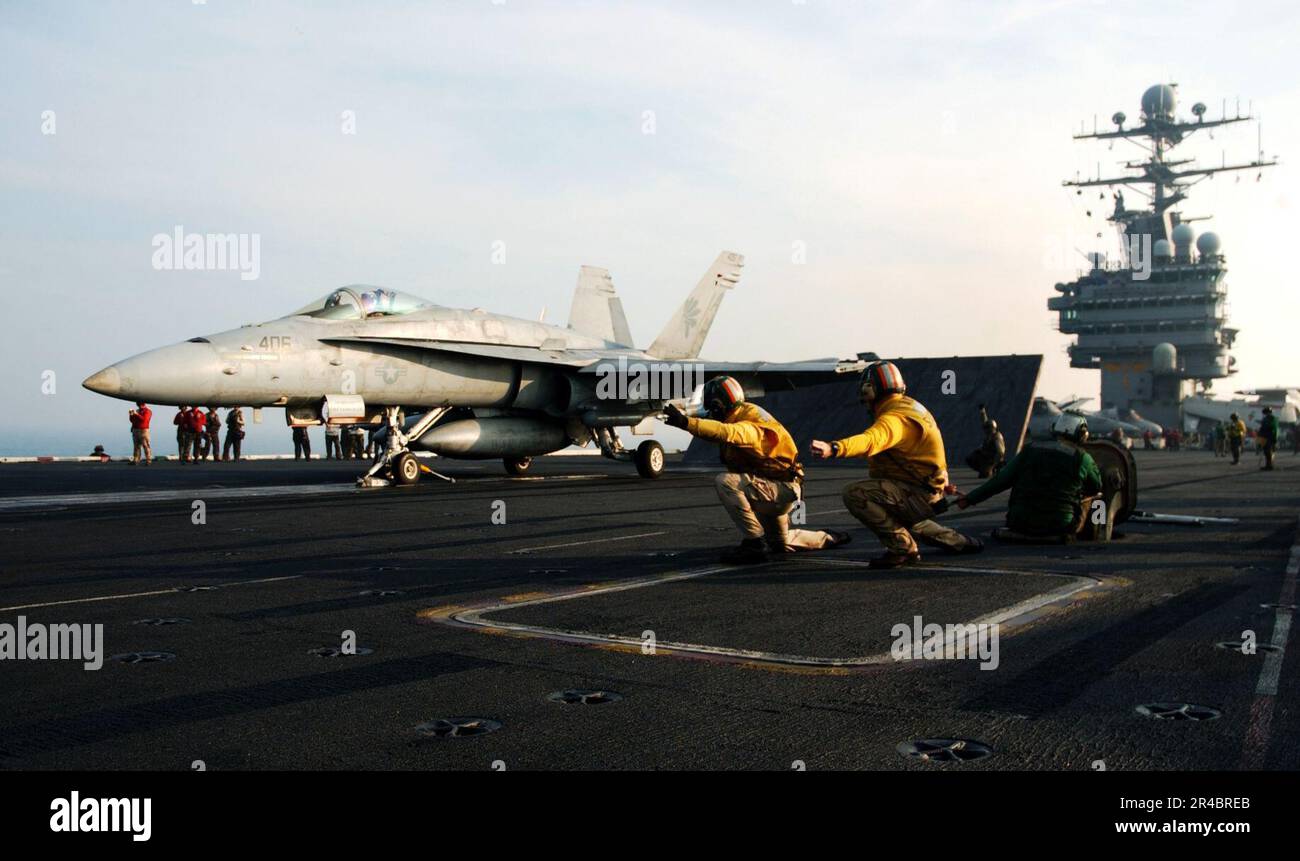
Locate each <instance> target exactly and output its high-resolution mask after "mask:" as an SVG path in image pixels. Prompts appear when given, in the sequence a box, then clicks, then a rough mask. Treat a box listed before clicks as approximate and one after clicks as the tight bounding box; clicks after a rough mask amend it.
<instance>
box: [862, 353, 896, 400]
mask: <svg viewBox="0 0 1300 861" xmlns="http://www.w3.org/2000/svg"><path fill="white" fill-rule="evenodd" d="M858 385H859V389H858V393H859V397H860V399H861V400H862V403H864V404H868V405H870V404H873V403H875V402H876V400H877V399H879V398H883V397H884V396H885V395H891V394H899V395H902V394H906V393H907V384H906V383H904V382H903V373H902V371H900V370H898V366H897V365H895V364H894V363H893V362H872V363H871V364H870V365H867V366H866V368H864V369H863V370H862V379H861V380H860V382H859V384H858Z"/></svg>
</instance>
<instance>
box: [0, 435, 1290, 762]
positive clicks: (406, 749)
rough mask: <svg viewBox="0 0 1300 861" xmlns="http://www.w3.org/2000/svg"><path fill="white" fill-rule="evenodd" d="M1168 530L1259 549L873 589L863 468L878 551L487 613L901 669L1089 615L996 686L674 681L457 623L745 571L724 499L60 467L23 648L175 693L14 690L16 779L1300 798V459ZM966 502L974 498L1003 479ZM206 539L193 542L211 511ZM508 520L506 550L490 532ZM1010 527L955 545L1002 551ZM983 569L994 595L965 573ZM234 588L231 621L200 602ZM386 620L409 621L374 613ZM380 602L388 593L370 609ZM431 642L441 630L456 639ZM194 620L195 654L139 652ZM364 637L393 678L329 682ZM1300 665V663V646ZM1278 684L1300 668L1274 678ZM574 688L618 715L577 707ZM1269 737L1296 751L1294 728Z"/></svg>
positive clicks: (1159, 477)
mask: <svg viewBox="0 0 1300 861" xmlns="http://www.w3.org/2000/svg"><path fill="white" fill-rule="evenodd" d="M1138 459H1139V476H1140V480H1141V483H1142V491H1141V507H1142V508H1145V509H1152V510H1157V511H1162V512H1167V513H1196V514H1207V515H1221V516H1229V517H1237V518H1240V520H1241V522H1240V523H1238V524H1236V525H1232V526H1205V527H1199V528H1198V527H1174V526H1155V525H1148V524H1128V525H1126V526H1125V527H1123V528H1122V529H1121V531H1122V532H1123V537H1122V538H1121V539H1119V540H1117V541H1115V542H1113V543H1111V544H1109V545H1104V546H1103V545H1087V544H1078V545H1073V546H1069V547H1015V548H1009V547H1004V546H997V545H994V544H992V543H990V546H989V549H988V550H987V551H986V552H985V553H983V554H981V555H978V556H971V557H961V558H959V559H958V558H954V557H945V556H942V555H941V554H938V553H937V552H934V551H931V552H928V553H927V554H926V558H925V564H924V565H923V566H921V567H919V568H915V569H909V570H907V571H905V572H888V573H875V572H870V573H869V572H868V571H867V569H866V568H865V567H863V566H862V565H861V564H851V563H862V562H865V560H867V559H868V558H870V557H871V556H872V555H875V554H876V553H878V552H879V549H880V548H879V545H878V544H877V543H876V542H875V540H874V538H873V537H872V536H871V535H870V533H869V532H867V531H866V530H865V528H863V527H861V526H860V525H859V524H857V522H856V521H854V520H853V519H852V517H850V516H849V515H848V514H847V513H846V512H845V511H844V510H843V507H842V505H841V502H840V488H841V487H842V485H843V484H845V483H846V482H848V481H850V480H853V479H854V478H856V477H859V476H860V472H859V471H858V470H857V469H855V468H835V469H822V470H817V471H815V472H813V474H812V477H811V480H810V484H809V487H808V492H807V497H808V509H809V512H810V518H809V521H810V524H813V525H816V524H825V525H828V526H833V527H836V528H842V529H848V530H849V531H850V532H851V533H852V535H853V542H852V543H851V544H849V545H848V546H847V547H844V548H842V549H838V550H835V551H829V552H827V553H824V554H818V555H816V556H814V555H811V554H810V555H801V556H798V557H796V558H789V559H785V560H782V561H780V562H775V563H771V564H768V565H766V566H762V567H758V568H746V569H732V570H723V571H718V572H715V573H712V574H708V575H705V576H701V577H696V578H692V579H688V580H679V581H676V582H668V583H664V584H662V585H652V586H646V587H644V588H638V589H634V590H626V591H619V592H611V591H600V590H591V591H592V593H593V594H591V595H589V596H585V597H581V598H575V599H570V600H567V601H563V602H555V603H546V604H529V605H527V606H522V607H516V608H514V609H508V610H500V611H496V612H489V613H487V614H486V617H487V618H488V619H491V620H493V621H501V622H510V623H521V624H527V625H529V626H532V627H534V628H538V629H548V630H549V629H566V630H570V631H577V632H587V633H595V634H607V633H613V634H619V635H622V636H627V637H631V638H637V637H640V636H641V634H642V633H643V632H645V631H653V632H654V635H655V637H656V638H657V639H658V640H660V641H665V642H681V643H691V644H702V645H706V646H714V647H719V648H722V649H748V650H755V651H759V652H765V653H785V654H797V655H811V656H817V657H851V656H865V655H870V654H873V653H879V652H882V651H888V648H889V644H890V641H891V634H890V631H891V628H892V626H893V625H895V624H898V623H910V622H911V620H912V617H913V616H914V615H922V616H923V617H924V619H925V621H927V622H938V623H941V624H944V623H959V622H965V621H971V620H974V619H976V618H978V617H979V616H981V615H984V614H988V613H991V612H993V611H996V610H999V609H1001V608H1005V607H1009V606H1011V605H1014V604H1016V603H1018V602H1021V601H1025V600H1027V599H1032V598H1034V596H1036V595H1041V594H1043V593H1045V592H1048V591H1050V590H1053V589H1058V588H1060V587H1062V586H1064V585H1068V584H1070V583H1075V582H1079V583H1083V582H1091V581H1082V580H1076V579H1074V578H1072V577H1070V576H1053V575H1078V576H1082V577H1085V578H1095V579H1097V580H1100V581H1101V583H1102V588H1094V589H1089V590H1087V591H1086V592H1083V593H1080V594H1079V595H1077V596H1075V597H1074V598H1071V599H1069V600H1067V601H1066V602H1065V603H1064V605H1061V606H1056V607H1054V608H1051V609H1050V611H1048V612H1045V613H1044V614H1042V615H1041V616H1039V617H1036V618H1032V619H1029V620H1027V621H1023V622H1022V623H1020V624H1017V625H1016V626H1014V628H1013V629H1010V630H1008V631H1007V632H1006V633H1004V634H1003V636H1002V638H1001V640H1000V659H999V665H998V667H997V669H995V670H981V669H980V668H979V666H978V663H977V662H974V661H920V662H909V663H902V664H893V663H887V664H881V665H879V666H875V667H869V668H866V669H860V670H855V671H851V672H842V673H833V672H824V671H818V670H816V669H810V668H808V667H797V666H788V667H783V666H781V665H779V664H763V663H762V662H757V663H744V662H736V661H730V662H729V661H725V660H712V659H707V658H702V657H699V656H695V657H691V656H682V655H676V654H663V653H661V654H654V655H646V654H642V653H640V651H638V650H636V649H634V648H623V649H611V648H598V647H591V646H583V645H579V644H574V643H569V642H562V641H559V640H555V639H549V638H547V636H529V637H524V636H517V635H516V636H510V635H501V632H500V631H493V630H491V629H480V630H473V629H469V628H466V627H458V626H456V625H453V624H448V621H449V619H448V618H441V619H439V618H430V617H431V616H435V617H436V616H443V617H447V616H448V615H449V614H454V612H455V611H454V610H452V609H449V608H472V607H478V606H487V605H491V604H495V603H498V602H502V601H504V600H506V599H509V600H510V601H514V602H516V603H518V602H521V601H526V600H529V599H530V598H531V599H535V598H537V597H544V596H550V595H554V594H557V593H559V592H562V591H565V590H572V589H576V588H580V587H583V586H587V585H591V584H605V585H606V586H608V585H610V584H614V583H618V582H632V581H635V580H638V579H640V578H647V577H652V576H657V575H665V574H669V573H671V572H678V571H696V570H702V569H706V568H710V567H717V566H716V562H715V559H716V553H717V550H718V549H720V548H721V547H723V546H729V545H731V544H733V543H734V541H735V540H736V535H735V534H734V532H733V527H732V526H731V524H730V521H729V520H728V518H727V517H726V515H725V513H724V512H723V511H722V509H721V508H720V507H719V505H718V504H717V501H716V497H715V494H714V491H713V486H712V474H713V473H712V471H711V470H707V469H704V470H697V469H690V470H688V469H685V468H683V467H682V466H681V464H680V463H679V462H678V461H676V460H673V461H672V462H670V464H669V471H668V472H667V473H666V474H665V475H664V477H663V478H662V479H661V480H658V481H643V480H640V479H638V478H637V477H636V475H635V472H634V471H633V470H632V468H631V466H630V465H621V464H612V463H608V462H605V461H603V460H600V459H593V458H586V457H557V458H549V459H548V458H542V459H539V460H538V461H536V464H535V467H534V471H535V472H534V474H533V475H531V476H530V477H529V478H527V479H522V480H516V479H508V478H507V477H506V476H505V475H504V474H503V473H502V471H501V468H500V465H499V464H496V463H469V464H463V463H453V462H447V461H441V462H439V463H438V466H439V467H440V468H443V469H445V471H446V472H448V473H449V474H451V475H454V476H457V477H458V478H459V479H460V480H459V481H458V482H457V483H456V484H455V485H447V484H443V483H440V482H432V481H428V480H426V481H424V482H422V483H421V484H420V485H419V486H417V487H415V488H409V489H377V490H366V491H359V490H354V489H352V487H351V485H350V482H351V480H352V478H353V477H355V475H356V473H357V472H358V467H357V465H356V463H322V462H313V463H309V464H307V463H294V462H255V463H243V464H203V465H199V466H187V465H181V464H176V463H172V464H157V465H154V466H151V467H147V468H146V467H131V466H128V465H125V464H120V463H113V464H102V465H101V464H44V465H38V464H32V465H9V466H3V467H0V476H3V478H4V481H3V483H2V485H3V486H2V488H0V537H2V539H3V544H2V545H0V546H2V547H3V550H2V551H0V622H4V623H9V624H13V623H15V622H16V619H17V617H18V616H19V615H22V616H25V617H26V619H27V620H28V621H29V622H47V623H54V622H76V623H102V624H103V625H104V632H105V640H106V645H105V653H106V654H107V655H116V654H120V653H127V652H134V651H141V650H153V651H161V652H169V653H173V654H174V655H175V656H176V657H175V659H174V660H171V661H168V662H163V663H146V664H134V665H132V664H124V663H118V662H113V661H108V662H106V663H105V665H104V667H103V668H102V669H101V670H98V671H95V672H87V671H84V670H83V669H82V668H81V665H80V664H79V663H74V662H50V661H21V662H20V661H4V662H3V663H0V677H2V678H3V680H4V691H5V694H6V695H5V696H4V697H0V768H6V769H31V768H42V769H46V768H54V769H63V768H92V769H98V768H111V769H137V768H162V769H189V768H190V767H191V763H192V762H193V761H195V760H203V761H204V762H205V763H206V765H207V767H208V768H209V769H235V768H238V769H271V768H287V769H332V768H360V769H388V768H413V769H446V768H466V769H486V768H489V767H490V766H491V764H492V763H493V762H494V761H496V760H500V761H502V762H504V763H505V764H506V766H507V767H508V768H510V769H511V770H517V769H530V768H550V769H577V768H589V769H606V768H616V769H625V768H626V769H630V768H764V769H782V770H785V769H789V768H790V767H791V763H792V762H793V761H794V760H802V761H803V762H804V763H806V764H807V767H808V768H810V769H812V768H831V767H838V768H871V769H879V768H885V769H906V768H928V767H933V766H931V765H927V764H925V763H919V762H914V761H910V760H906V759H904V758H903V757H901V756H900V755H899V754H898V753H897V751H896V750H895V746H896V745H897V744H898V743H899V742H902V741H906V740H908V739H912V738H918V737H935V736H957V737H966V738H973V739H977V740H979V741H982V742H985V743H987V744H989V745H991V746H992V747H993V749H994V755H993V756H991V757H989V758H986V759H983V760H980V761H978V762H972V763H967V764H966V765H964V766H963V768H971V769H1018V768H1030V769H1083V770H1086V769H1089V768H1090V767H1091V763H1093V762H1094V761H1095V760H1104V761H1105V762H1106V766H1107V768H1108V769H1112V770H1114V769H1193V768H1195V769H1217V768H1228V769H1234V768H1239V767H1242V766H1243V765H1256V766H1259V765H1262V766H1264V767H1269V768H1287V769H1295V768H1297V767H1300V742H1297V739H1300V709H1298V708H1297V706H1298V705H1300V694H1297V685H1296V684H1295V681H1296V678H1297V674H1298V673H1300V667H1297V666H1296V657H1295V654H1296V649H1295V647H1294V644H1292V646H1291V647H1290V648H1288V649H1287V651H1286V652H1285V658H1284V660H1283V661H1282V666H1281V675H1280V680H1281V681H1280V685H1279V688H1278V695H1277V696H1276V697H1275V698H1270V697H1268V696H1266V695H1262V694H1261V693H1260V692H1259V691H1260V674H1261V670H1262V669H1263V668H1264V667H1265V662H1266V660H1270V659H1267V658H1266V657H1265V655H1264V654H1263V653H1261V654H1258V655H1254V656H1246V655H1242V654H1239V653H1234V652H1230V651H1227V650H1223V649H1217V648H1215V643H1216V642H1218V641H1223V640H1232V639H1236V638H1238V637H1239V636H1240V635H1241V634H1242V632H1243V631H1246V630H1250V631H1253V632H1255V634H1256V636H1257V638H1258V641H1259V642H1260V643H1268V642H1270V639H1271V638H1272V636H1273V627H1274V624H1275V615H1276V614H1275V611H1274V610H1273V609H1270V608H1264V607H1261V605H1262V604H1269V603H1273V602H1276V601H1278V598H1279V595H1280V594H1282V590H1283V584H1284V579H1285V568H1286V565H1287V561H1288V557H1289V555H1290V553H1291V547H1292V545H1293V544H1294V543H1295V541H1296V518H1297V514H1300V459H1292V456H1291V455H1290V454H1286V455H1283V456H1282V457H1281V458H1280V463H1281V466H1282V469H1281V470H1280V471H1277V472H1274V473H1263V472H1260V471H1258V470H1257V469H1256V468H1255V464H1254V463H1253V462H1251V463H1244V464H1243V465H1241V466H1239V467H1236V468H1233V467H1231V466H1229V465H1228V464H1227V463H1226V462H1225V461H1223V460H1216V459H1215V458H1213V457H1212V456H1210V455H1209V454H1206V453H1199V452H1169V453H1166V452H1139V453H1138ZM954 477H955V478H956V480H957V481H958V483H959V484H962V485H963V487H965V488H966V489H969V488H971V487H973V486H974V480H973V476H972V475H971V474H969V473H968V472H966V471H965V470H962V469H959V470H957V471H956V472H955V474H954ZM196 501H201V502H203V503H204V506H205V507H206V523H205V524H198V525H196V524H195V523H193V522H192V512H193V510H194V503H195V502H196ZM498 503H504V506H505V518H506V522H505V523H504V524H501V525H497V524H494V523H493V522H492V519H491V518H492V515H493V512H494V510H499V508H500V506H499V505H498ZM1004 505H1005V497H1002V498H999V499H995V500H993V501H991V502H989V503H986V504H985V505H984V506H982V507H980V508H978V509H974V510H972V511H969V512H964V513H961V514H955V515H953V516H949V517H947V518H946V521H947V522H950V523H952V524H953V525H954V526H956V527H957V528H961V529H967V530H970V531H973V532H976V533H979V534H985V535H986V534H987V532H988V531H989V530H990V529H991V528H992V527H993V526H995V525H997V524H998V523H1000V521H1001V518H1002V516H1003V513H1004V508H1003V506H1004ZM957 568H973V569H978V570H976V571H959V570H955V569H957ZM189 586H217V587H218V588H216V589H208V590H200V591H177V587H189ZM376 590H387V591H392V592H394V593H395V594H383V595H381V594H373V593H374V592H375V591H376ZM367 592H370V593H372V594H364V593H367ZM429 611H434V612H432V613H430V612H429ZM159 617H180V618H183V619H185V620H188V621H187V622H183V623H180V624H174V625H168V626H150V625H143V624H135V623H136V622H137V621H138V620H141V619H147V618H159ZM344 631H354V632H355V633H356V636H357V641H358V644H359V645H360V646H362V647H365V648H369V649H373V652H372V653H370V654H367V655H358V656H349V657H338V658H323V657H318V656H316V655H314V654H310V653H309V651H310V650H312V649H315V648H318V647H323V646H331V645H338V644H339V643H340V642H341V639H340V638H341V636H342V632H344ZM1292 639H1294V638H1292ZM1271 660H1276V659H1275V658H1274V659H1271ZM564 689H608V690H613V691H616V692H618V693H620V694H622V695H623V697H624V699H623V700H622V701H620V702H614V703H609V704H605V705H599V706H590V705H589V706H582V705H562V704H558V703H555V702H552V701H549V700H548V699H547V695H548V694H550V693H552V692H555V691H559V690H564ZM1153 701H1178V702H1191V703H1197V704H1203V705H1207V706H1211V707H1213V708H1215V709H1219V710H1220V711H1221V712H1222V716H1221V717H1220V718H1219V719H1217V720H1213V721H1209V722H1186V723H1184V722H1167V721H1157V720H1152V719H1149V718H1145V717H1142V716H1140V715H1139V714H1137V713H1136V712H1135V707H1136V706H1138V705H1139V704H1142V703H1147V702H1153ZM1265 714H1267V715H1268V716H1269V718H1268V719H1265V718H1264V717H1263V715H1265ZM451 716H481V717H485V718H490V719H492V720H495V721H499V722H500V723H501V724H502V727H501V729H500V730H498V731H496V732H494V733H492V734H489V735H484V736H480V737H476V738H459V739H428V738H424V737H421V736H420V735H419V734H418V733H417V732H416V731H415V727H416V726H417V725H418V724H421V723H423V722H425V721H429V720H432V719H434V718H439V717H451Z"/></svg>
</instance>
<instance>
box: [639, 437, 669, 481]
mask: <svg viewBox="0 0 1300 861" xmlns="http://www.w3.org/2000/svg"><path fill="white" fill-rule="evenodd" d="M633 459H634V460H635V461H636V471H637V473H638V474H640V476H641V477H642V478H658V477H659V476H661V475H663V474H664V447H663V446H661V445H660V444H659V443H657V442H655V441H654V440H652V439H648V440H646V441H645V442H643V443H641V444H640V445H639V446H637V448H636V454H635V455H634V456H633Z"/></svg>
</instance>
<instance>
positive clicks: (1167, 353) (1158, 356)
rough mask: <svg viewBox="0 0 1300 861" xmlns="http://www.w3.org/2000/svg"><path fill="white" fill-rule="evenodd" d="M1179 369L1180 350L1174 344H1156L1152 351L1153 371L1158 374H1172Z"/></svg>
mask: <svg viewBox="0 0 1300 861" xmlns="http://www.w3.org/2000/svg"><path fill="white" fill-rule="evenodd" d="M1177 369H1178V348H1177V347H1175V346H1174V345H1173V344H1156V346H1155V348H1154V349H1153V350H1152V351H1151V370H1152V371H1154V372H1155V373H1157V374H1172V373H1173V372H1174V371H1176V370H1177Z"/></svg>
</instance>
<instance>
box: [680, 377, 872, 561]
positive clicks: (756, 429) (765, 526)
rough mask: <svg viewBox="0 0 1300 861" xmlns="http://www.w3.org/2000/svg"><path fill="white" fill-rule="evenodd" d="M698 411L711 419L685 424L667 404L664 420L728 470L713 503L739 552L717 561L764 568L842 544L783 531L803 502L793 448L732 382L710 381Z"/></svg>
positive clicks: (830, 537)
mask: <svg viewBox="0 0 1300 861" xmlns="http://www.w3.org/2000/svg"><path fill="white" fill-rule="evenodd" d="M703 407H704V409H705V410H706V411H707V412H708V415H709V416H710V418H695V417H691V418H688V417H687V416H686V414H685V413H683V412H682V411H681V410H680V409H678V408H677V406H676V405H674V404H669V405H668V408H667V409H666V410H665V418H664V421H665V422H666V423H667V424H669V425H671V426H673V427H677V428H681V429H682V430H685V431H687V432H688V433H690V434H691V435H692V436H696V437H699V438H700V439H707V440H710V441H712V442H716V443H718V444H719V447H720V449H721V455H722V463H723V465H724V466H726V468H727V471H726V472H724V473H722V474H720V475H719V476H718V477H717V480H716V481H715V484H716V486H717V489H718V498H719V499H721V500H722V505H723V507H725V508H726V509H727V513H728V514H730V515H731V519H732V520H733V521H735V523H736V526H737V527H739V529H740V532H741V535H742V536H743V538H742V540H741V542H740V546H739V547H737V548H736V549H734V550H731V551H728V552H727V553H726V554H724V555H723V557H722V559H723V561H724V562H742V563H750V562H763V561H765V560H766V559H767V554H768V552H769V551H770V552H772V553H788V552H792V551H796V550H821V549H822V548H824V547H837V546H839V545H840V544H844V543H847V542H848V540H849V536H848V535H847V534H846V533H843V532H833V531H830V530H827V531H819V530H811V529H791V528H790V509H791V508H793V507H794V505H795V503H797V502H798V501H799V499H800V498H801V497H802V495H803V467H802V466H801V465H800V464H799V449H798V447H797V446H796V445H795V443H794V440H793V439H792V438H791V437H790V433H789V432H788V431H787V430H786V429H785V428H784V427H782V426H781V423H780V422H778V421H777V420H776V419H774V418H772V416H771V415H770V414H769V413H768V412H767V411H766V410H764V409H763V408H762V407H759V406H757V405H755V404H751V403H746V401H745V392H744V390H743V389H742V388H741V386H740V383H739V382H737V381H736V380H735V379H734V378H732V377H714V378H713V379H711V380H709V381H708V382H707V383H705V384H704V394H703ZM765 544H766V546H765Z"/></svg>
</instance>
